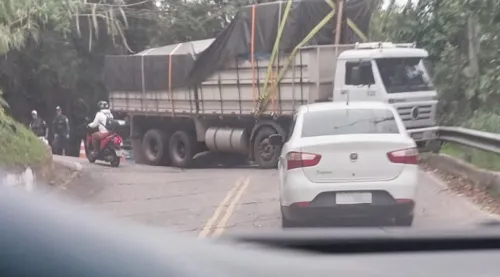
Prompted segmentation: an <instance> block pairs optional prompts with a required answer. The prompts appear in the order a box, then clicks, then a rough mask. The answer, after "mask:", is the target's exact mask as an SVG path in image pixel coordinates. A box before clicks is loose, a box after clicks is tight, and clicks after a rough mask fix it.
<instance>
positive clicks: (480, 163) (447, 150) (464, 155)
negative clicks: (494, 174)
mask: <svg viewBox="0 0 500 277" xmlns="http://www.w3.org/2000/svg"><path fill="white" fill-rule="evenodd" d="M441 153H443V154H447V155H449V156H452V157H456V158H459V159H461V160H464V161H467V162H469V163H471V164H473V165H475V166H477V167H479V168H483V169H487V170H494V171H500V155H497V154H493V153H490V152H486V151H482V150H478V149H472V148H470V147H466V146H462V145H457V144H452V143H446V144H444V145H443V148H442V149H441Z"/></svg>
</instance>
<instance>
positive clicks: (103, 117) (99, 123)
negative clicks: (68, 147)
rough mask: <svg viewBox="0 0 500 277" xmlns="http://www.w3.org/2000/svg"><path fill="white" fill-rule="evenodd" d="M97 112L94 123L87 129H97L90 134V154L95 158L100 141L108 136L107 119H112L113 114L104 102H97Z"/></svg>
mask: <svg viewBox="0 0 500 277" xmlns="http://www.w3.org/2000/svg"><path fill="white" fill-rule="evenodd" d="M97 108H98V109H99V111H98V112H97V113H96V115H95V118H94V121H93V122H91V123H89V124H88V125H87V126H88V127H89V128H92V129H93V128H96V127H99V130H98V131H97V132H95V133H93V134H92V152H91V155H94V156H96V155H97V154H98V153H99V144H100V141H101V140H102V139H103V138H105V137H107V136H108V135H109V130H108V129H107V128H106V127H107V122H108V119H113V114H111V111H110V110H109V105H108V103H107V102H106V101H99V102H98V103H97Z"/></svg>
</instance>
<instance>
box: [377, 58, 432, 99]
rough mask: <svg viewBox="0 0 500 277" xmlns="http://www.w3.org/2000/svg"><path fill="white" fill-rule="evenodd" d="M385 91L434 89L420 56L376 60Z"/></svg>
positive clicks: (398, 91) (399, 91)
mask: <svg viewBox="0 0 500 277" xmlns="http://www.w3.org/2000/svg"><path fill="white" fill-rule="evenodd" d="M376 63H377V66H378V69H379V71H380V76H381V77H382V81H383V82H384V86H385V88H386V90H387V93H401V92H413V91H429V90H434V87H433V85H432V82H431V81H430V79H429V77H428V75H427V72H426V71H425V68H424V66H423V63H422V59H421V58H384V59H377V60H376Z"/></svg>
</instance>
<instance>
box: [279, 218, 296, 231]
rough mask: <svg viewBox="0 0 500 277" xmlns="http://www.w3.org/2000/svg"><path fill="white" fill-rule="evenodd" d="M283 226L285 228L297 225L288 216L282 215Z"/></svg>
mask: <svg viewBox="0 0 500 277" xmlns="http://www.w3.org/2000/svg"><path fill="white" fill-rule="evenodd" d="M281 227H282V228H283V229H285V228H293V227H296V224H294V222H292V221H290V220H288V219H286V217H284V216H283V215H281Z"/></svg>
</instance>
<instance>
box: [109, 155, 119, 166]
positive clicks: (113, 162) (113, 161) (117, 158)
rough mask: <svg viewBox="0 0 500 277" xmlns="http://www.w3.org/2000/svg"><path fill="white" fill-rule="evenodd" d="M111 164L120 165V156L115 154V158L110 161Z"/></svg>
mask: <svg viewBox="0 0 500 277" xmlns="http://www.w3.org/2000/svg"><path fill="white" fill-rule="evenodd" d="M111 166H112V167H118V166H120V157H117V156H115V158H114V159H113V160H112V161H111Z"/></svg>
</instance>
